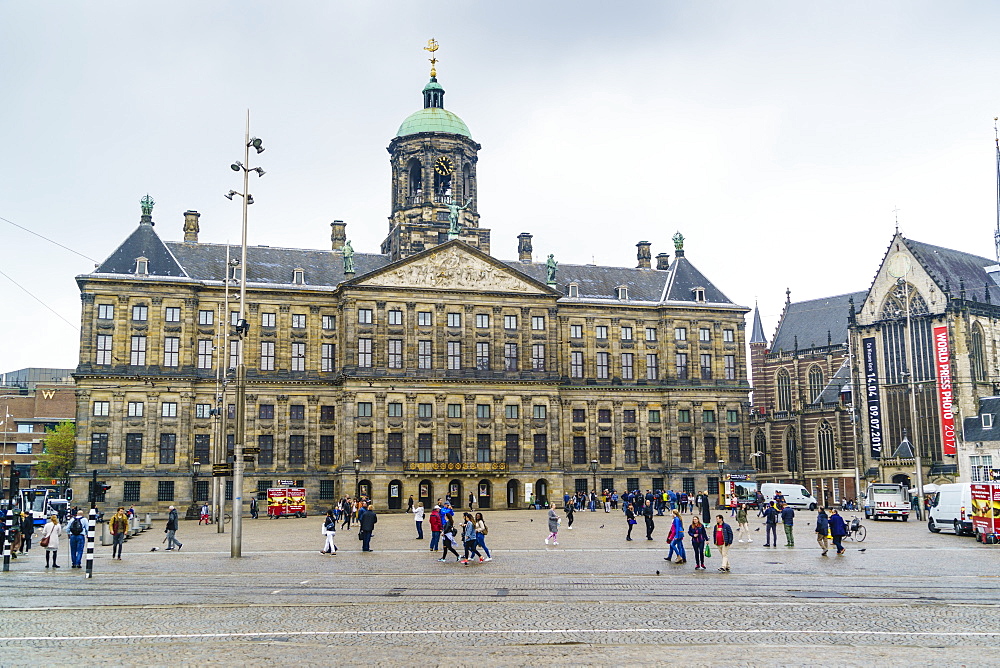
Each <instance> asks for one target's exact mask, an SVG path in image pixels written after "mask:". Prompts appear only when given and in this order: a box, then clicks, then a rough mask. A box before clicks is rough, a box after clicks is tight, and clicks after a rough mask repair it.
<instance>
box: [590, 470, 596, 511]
mask: <svg viewBox="0 0 1000 668" xmlns="http://www.w3.org/2000/svg"><path fill="white" fill-rule="evenodd" d="M590 472H591V473H592V474H593V477H594V486H593V487H591V489H592V490H594V493H595V494H596V493H597V460H596V459H591V460H590ZM594 510H596V508H595V509H594Z"/></svg>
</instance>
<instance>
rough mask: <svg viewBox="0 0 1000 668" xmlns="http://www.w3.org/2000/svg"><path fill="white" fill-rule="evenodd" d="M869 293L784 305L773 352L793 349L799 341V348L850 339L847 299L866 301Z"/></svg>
mask: <svg viewBox="0 0 1000 668" xmlns="http://www.w3.org/2000/svg"><path fill="white" fill-rule="evenodd" d="M867 294H868V293H867V292H850V293H847V294H844V295H837V296H836V297H823V298H822V299H811V300H809V301H804V302H795V303H793V304H787V305H786V306H785V312H784V313H783V314H782V316H781V323H780V324H779V325H778V331H777V333H776V334H775V335H774V343H772V344H771V352H780V351H792V350H795V348H796V340H797V341H798V349H799V350H807V349H809V348H821V347H824V346H826V345H827V340H828V337H829V341H830V342H832V343H833V344H835V345H836V344H842V343H845V342H846V341H847V312H848V309H849V308H850V305H849V303H848V301H849V300H850V298H851V297H853V298H854V303H855V304H860V303H861V302H863V301H864V299H865V296H866V295H867Z"/></svg>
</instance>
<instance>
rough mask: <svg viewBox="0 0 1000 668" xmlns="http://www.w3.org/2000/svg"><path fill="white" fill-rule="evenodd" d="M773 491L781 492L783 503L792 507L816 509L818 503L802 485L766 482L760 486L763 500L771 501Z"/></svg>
mask: <svg viewBox="0 0 1000 668" xmlns="http://www.w3.org/2000/svg"><path fill="white" fill-rule="evenodd" d="M775 492H781V495H782V496H783V497H785V503H786V504H788V505H789V506H791V507H792V508H808V509H809V510H816V507H817V506H818V505H819V504H818V503H817V502H816V499H815V498H814V497H813V495H812V494H810V493H809V490H807V489H806V488H805V487H803V486H802V485H783V484H780V483H773V482H766V483H764V484H763V485H761V486H760V493H761V494H763V495H764V500H765V501H767V502H771V501H773V500H774V494H775Z"/></svg>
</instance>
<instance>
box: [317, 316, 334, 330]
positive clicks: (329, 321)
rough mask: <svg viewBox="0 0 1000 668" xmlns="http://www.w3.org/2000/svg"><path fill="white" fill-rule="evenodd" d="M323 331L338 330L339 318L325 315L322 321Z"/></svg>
mask: <svg viewBox="0 0 1000 668" xmlns="http://www.w3.org/2000/svg"><path fill="white" fill-rule="evenodd" d="M320 320H321V322H322V327H323V329H336V328H337V316H335V315H324V316H323V317H322V318H321V319H320Z"/></svg>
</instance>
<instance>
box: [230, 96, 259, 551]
mask: <svg viewBox="0 0 1000 668" xmlns="http://www.w3.org/2000/svg"><path fill="white" fill-rule="evenodd" d="M243 144H244V146H243V161H242V162H240V161H238V160H237V161H236V162H234V163H233V164H232V165H230V168H231V169H232V170H233V171H234V172H243V192H236V191H235V190H230V191H229V192H228V193H227V194H226V197H227V198H228V199H230V200H231V199H233V195H239V196H240V197H242V198H243V242H242V250H241V254H240V315H239V320H237V323H236V333H237V335H238V336H239V342H240V345H239V366H237V367H236V433H235V438H234V439H233V532H232V540H231V544H230V549H229V556H230V557H232V558H237V557H240V556H242V553H243V468H244V463H243V445H244V443H245V441H246V417H247V411H246V392H247V365H246V355H245V352H246V336H247V333H248V332H249V331H250V325H249V324H247V319H246V317H247V312H246V311H247V207H248V206H249V205H251V204H253V196H252V195H251V194H250V172H257V176H264V170H263V169H261V168H260V167H253V168H251V167H250V149H251V148H253V149H254V150H255V151H257V153H258V155H259V154H261V153H263V152H264V147H263V145H262V142H261V140H260V139H258V138H257V137H251V136H250V111H249V110H247V128H246V135H245V136H244V141H243ZM228 270H229V269H228V267H227V268H226V271H228ZM226 289H227V290H228V285H227V288H226ZM226 326H227V327H228V324H227V325H226Z"/></svg>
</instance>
